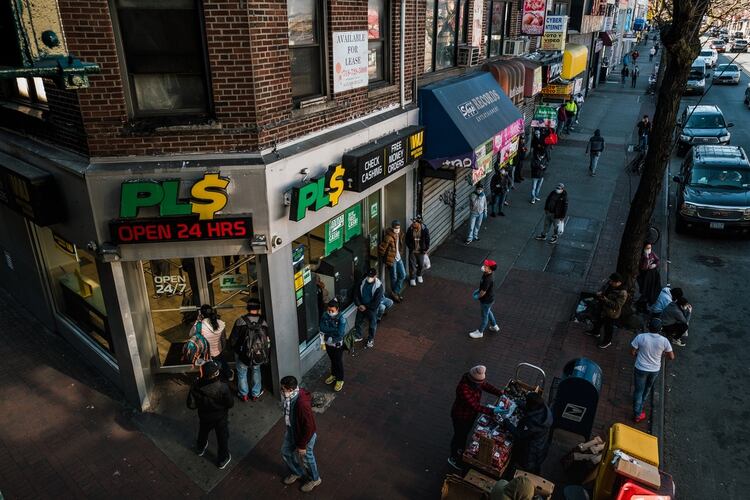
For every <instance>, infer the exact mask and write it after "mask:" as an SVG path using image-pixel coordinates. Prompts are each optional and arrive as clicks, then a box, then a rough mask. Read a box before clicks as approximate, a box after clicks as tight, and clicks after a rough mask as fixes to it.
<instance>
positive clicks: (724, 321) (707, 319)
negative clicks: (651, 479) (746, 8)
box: [664, 53, 750, 499]
mask: <svg viewBox="0 0 750 500" xmlns="http://www.w3.org/2000/svg"><path fill="white" fill-rule="evenodd" d="M735 55H736V54H732V53H729V54H725V55H723V56H722V55H720V56H719V63H723V62H724V63H725V62H729V61H730V60H731V59H732V58H733V57H734V56H735ZM735 62H737V63H739V64H741V65H742V66H743V69H744V73H743V75H742V76H741V81H740V84H739V85H737V86H733V85H729V86H719V85H717V86H713V87H712V88H711V89H710V90H709V91H708V92H707V93H706V95H705V96H704V97H703V100H702V104H716V105H718V106H719V107H720V108H721V110H722V111H723V112H724V116H725V118H726V120H727V121H728V122H733V123H734V124H735V126H734V127H733V128H732V129H731V132H732V144H733V145H737V146H742V147H743V148H744V149H745V151H748V148H750V133H748V129H747V127H746V124H747V121H748V113H750V111H748V109H747V107H746V106H745V105H744V104H743V94H744V91H745V88H746V86H747V83H748V81H749V80H748V76H747V74H748V71H749V70H750V54H739V56H738V57H737V59H736V61H735ZM697 101H698V97H686V98H684V99H683V103H684V104H694V103H696V102H697ZM680 161H681V158H677V157H676V156H675V157H674V158H673V161H672V164H671V173H672V174H675V173H677V172H678V170H679V165H680ZM671 187H672V189H671V192H672V194H674V184H673V183H672V186H671ZM671 213H672V220H674V217H673V214H674V208H673V207H671ZM669 258H670V261H671V264H670V273H669V279H670V281H671V283H672V285H673V286H680V287H682V288H683V289H684V290H685V294H686V296H687V297H688V299H689V300H690V302H691V303H692V304H693V305H694V312H693V317H692V319H691V328H690V336H689V338H688V341H687V346H686V347H675V350H676V359H675V361H674V362H673V363H669V367H668V371H667V374H668V375H667V380H666V395H665V426H664V427H665V438H664V446H665V449H664V462H665V466H666V469H667V470H669V471H670V472H671V473H672V474H673V475H674V478H675V482H676V483H677V485H678V491H681V492H689V494H685V493H683V494H682V495H681V496H683V495H687V496H683V497H684V498H716V495H717V492H719V491H722V492H725V494H726V496H725V497H724V498H733V499H734V498H737V499H739V498H747V490H748V488H749V487H750V478H748V477H747V475H746V474H745V473H744V471H746V470H747V467H748V466H749V465H750V450H748V448H747V446H746V443H747V442H748V440H750V432H749V431H748V429H747V420H748V417H750V410H748V408H750V405H749V404H748V403H749V400H750V398H748V396H747V390H746V387H747V384H748V383H750V368H749V367H748V364H747V359H748V356H749V355H750V348H748V345H747V343H746V342H745V341H744V340H745V328H746V325H745V324H744V313H745V311H746V300H745V299H744V298H743V295H744V289H745V287H746V282H747V277H748V276H750V241H748V240H747V238H742V237H740V238H737V237H725V236H723V235H705V234H688V235H676V234H675V233H674V224H671V231H670V255H669Z"/></svg>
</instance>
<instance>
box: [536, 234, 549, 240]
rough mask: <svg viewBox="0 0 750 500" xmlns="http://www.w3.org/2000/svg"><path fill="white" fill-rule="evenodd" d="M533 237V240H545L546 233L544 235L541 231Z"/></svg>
mask: <svg viewBox="0 0 750 500" xmlns="http://www.w3.org/2000/svg"><path fill="white" fill-rule="evenodd" d="M534 239H535V240H539V241H544V240H546V239H547V235H546V234H544V233H542V234H539V235H537V236H534Z"/></svg>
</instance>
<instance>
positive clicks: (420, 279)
mask: <svg viewBox="0 0 750 500" xmlns="http://www.w3.org/2000/svg"><path fill="white" fill-rule="evenodd" d="M417 283H424V279H422V277H421V276H417ZM686 335H687V334H686Z"/></svg>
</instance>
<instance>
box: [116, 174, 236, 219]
mask: <svg viewBox="0 0 750 500" xmlns="http://www.w3.org/2000/svg"><path fill="white" fill-rule="evenodd" d="M181 182H182V181H181V180H180V179H166V180H132V181H127V182H123V183H122V186H121V188H120V218H121V219H132V218H135V217H138V212H139V210H140V209H141V208H146V207H157V206H158V207H159V216H160V217H180V216H183V217H184V216H188V215H191V214H197V215H198V219H199V220H202V221H205V220H211V219H213V218H214V216H215V215H216V212H218V211H220V210H221V209H223V208H224V207H225V206H226V205H227V201H228V196H227V192H226V188H227V186H228V185H229V179H228V178H226V177H221V176H220V175H219V174H205V175H204V176H203V178H202V179H200V180H198V181H196V182H195V183H194V184H193V185H192V187H191V188H190V200H189V201H185V200H180V184H181Z"/></svg>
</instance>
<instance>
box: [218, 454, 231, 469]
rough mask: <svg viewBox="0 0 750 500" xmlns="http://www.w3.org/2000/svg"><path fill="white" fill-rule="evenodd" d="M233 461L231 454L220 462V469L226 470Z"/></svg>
mask: <svg viewBox="0 0 750 500" xmlns="http://www.w3.org/2000/svg"><path fill="white" fill-rule="evenodd" d="M231 461H232V454H231V453H230V454H229V455H228V456H227V458H225V459H224V460H222V461H221V462H219V469H221V470H224V469H226V468H227V465H229V462H231Z"/></svg>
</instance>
